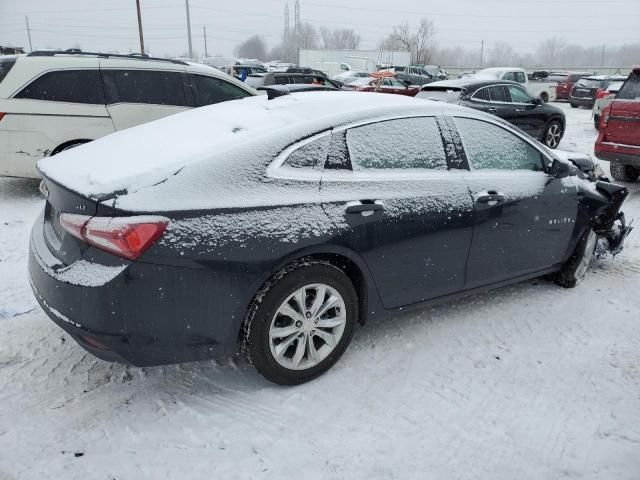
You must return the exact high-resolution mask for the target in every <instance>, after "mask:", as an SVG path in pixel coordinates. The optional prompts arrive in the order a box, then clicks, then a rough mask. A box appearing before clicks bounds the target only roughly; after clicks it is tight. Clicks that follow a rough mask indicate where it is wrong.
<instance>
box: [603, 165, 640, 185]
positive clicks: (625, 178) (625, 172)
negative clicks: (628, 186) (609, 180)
mask: <svg viewBox="0 0 640 480" xmlns="http://www.w3.org/2000/svg"><path fill="white" fill-rule="evenodd" d="M609 170H611V176H612V177H613V179H614V180H617V181H619V182H635V181H636V180H637V179H638V176H640V169H637V168H635V167H632V166H631V165H624V164H622V163H620V162H616V161H612V162H610V163H609Z"/></svg>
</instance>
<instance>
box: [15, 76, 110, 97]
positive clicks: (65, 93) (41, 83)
mask: <svg viewBox="0 0 640 480" xmlns="http://www.w3.org/2000/svg"><path fill="white" fill-rule="evenodd" d="M15 98H31V99H34V100H47V101H50V102H71V103H89V104H102V105H104V103H105V102H104V89H103V87H102V81H101V79H100V72H99V71H98V70H60V71H57V72H48V73H45V74H44V75H42V76H41V77H38V78H37V79H35V80H34V81H33V82H31V83H30V84H29V85H27V86H26V87H25V88H23V89H22V90H21V91H20V92H19V93H18V94H17V95H16V96H15Z"/></svg>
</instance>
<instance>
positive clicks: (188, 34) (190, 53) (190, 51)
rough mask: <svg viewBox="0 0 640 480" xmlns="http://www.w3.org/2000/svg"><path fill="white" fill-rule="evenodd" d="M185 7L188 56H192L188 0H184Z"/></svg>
mask: <svg viewBox="0 0 640 480" xmlns="http://www.w3.org/2000/svg"><path fill="white" fill-rule="evenodd" d="M185 6H186V7H187V36H188V37H189V58H193V46H192V45H191V15H190V14H189V0H185Z"/></svg>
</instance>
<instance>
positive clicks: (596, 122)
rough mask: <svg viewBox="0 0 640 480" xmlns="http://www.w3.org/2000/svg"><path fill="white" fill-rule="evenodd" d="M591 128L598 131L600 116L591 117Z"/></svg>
mask: <svg viewBox="0 0 640 480" xmlns="http://www.w3.org/2000/svg"><path fill="white" fill-rule="evenodd" d="M593 126H594V127H595V129H596V130H600V115H594V116H593Z"/></svg>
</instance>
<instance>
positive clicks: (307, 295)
mask: <svg viewBox="0 0 640 480" xmlns="http://www.w3.org/2000/svg"><path fill="white" fill-rule="evenodd" d="M357 309H358V302H357V297H356V292H355V289H354V288H353V285H352V284H351V281H350V280H349V277H347V275H345V274H344V273H343V272H342V270H340V269H339V268H337V267H335V266H334V265H332V264H330V263H328V262H322V261H314V260H308V261H302V262H299V263H296V264H292V265H290V266H288V267H286V268H285V269H283V270H281V271H280V272H278V273H277V274H276V275H275V276H274V277H273V278H272V279H271V280H270V281H269V282H268V283H267V284H266V285H265V286H264V287H263V288H262V289H261V290H260V292H259V293H258V294H257V295H256V297H255V299H254V301H253V303H252V305H251V307H250V309H249V312H248V314H247V318H246V319H245V322H244V325H243V329H242V333H241V343H242V350H243V352H244V354H245V356H246V357H247V359H248V360H249V362H250V363H251V364H253V365H254V366H255V367H256V369H257V370H258V372H259V373H260V374H261V375H263V376H264V377H265V378H266V379H268V380H270V381H272V382H274V383H278V384H281V385H297V384H300V383H304V382H307V381H309V380H312V379H314V378H316V377H317V376H319V375H321V374H323V373H324V372H326V371H327V370H328V369H329V368H331V367H332V366H333V364H335V363H336V362H337V361H338V359H339V358H340V356H341V355H342V354H343V353H344V351H345V350H346V349H347V347H348V345H349V343H350V342H351V337H352V336H353V329H354V326H355V322H356V319H357V317H358V316H357V313H358V312H357Z"/></svg>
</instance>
